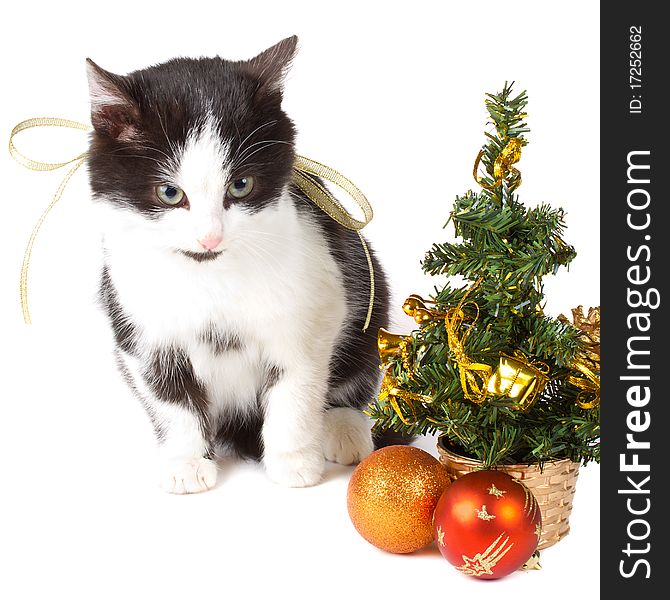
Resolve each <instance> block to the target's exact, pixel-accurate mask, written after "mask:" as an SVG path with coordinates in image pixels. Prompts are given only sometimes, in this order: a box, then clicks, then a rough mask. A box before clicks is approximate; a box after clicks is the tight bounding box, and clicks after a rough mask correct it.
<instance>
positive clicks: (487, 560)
mask: <svg viewBox="0 0 670 600" xmlns="http://www.w3.org/2000/svg"><path fill="white" fill-rule="evenodd" d="M433 528H434V531H435V539H436V541H437V547H438V548H439V549H440V552H441V553H442V555H443V556H444V558H446V559H447V560H448V561H449V562H450V563H451V564H452V565H454V566H455V567H456V568H457V569H458V570H459V571H461V572H462V573H465V574H466V575H472V576H474V577H479V578H481V579H498V578H500V577H504V576H505V575H509V574H510V573H512V572H513V571H516V570H517V569H519V568H520V567H521V566H522V565H523V564H524V563H525V562H526V561H527V560H528V559H529V558H530V557H531V555H532V554H533V552H534V551H535V549H536V548H537V544H538V542H539V540H540V534H541V532H542V517H541V515H540V507H539V505H538V503H537V500H536V499H535V496H533V493H532V492H531V491H530V490H529V489H528V488H527V487H526V486H525V485H524V484H523V483H521V482H520V481H518V480H517V479H514V477H512V476H510V475H507V474H506V473H503V472H502V471H493V470H483V471H474V472H472V473H468V474H467V475H463V476H462V477H459V478H458V479H457V480H456V481H454V482H453V483H452V484H451V485H450V486H449V487H448V488H447V489H446V491H445V492H444V494H442V497H441V498H440V500H439V502H438V503H437V506H436V508H435V517H434V521H433Z"/></svg>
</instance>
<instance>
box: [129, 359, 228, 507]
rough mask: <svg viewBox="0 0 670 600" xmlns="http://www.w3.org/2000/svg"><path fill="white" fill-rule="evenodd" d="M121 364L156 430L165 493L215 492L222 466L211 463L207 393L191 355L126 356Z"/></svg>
mask: <svg viewBox="0 0 670 600" xmlns="http://www.w3.org/2000/svg"><path fill="white" fill-rule="evenodd" d="M120 359H121V360H120V363H121V366H122V369H123V371H124V372H125V374H126V375H127V376H128V378H129V380H130V381H129V382H130V383H131V387H133V388H134V390H135V391H136V392H137V394H138V395H139V397H140V400H141V401H142V403H143V404H144V407H145V409H146V410H147V412H148V414H149V416H150V418H151V420H152V422H153V424H154V428H155V430H156V434H157V437H158V444H159V446H158V456H159V462H160V465H159V469H160V480H159V482H160V485H161V487H162V488H163V489H165V490H166V491H168V492H171V493H173V494H192V493H196V492H204V491H206V490H208V489H210V488H212V487H214V485H215V483H216V475H217V468H216V463H215V462H214V461H212V460H210V459H208V458H206V456H207V454H208V449H209V444H208V441H207V440H208V437H209V436H208V418H207V396H206V391H205V389H204V388H203V386H202V384H200V382H198V380H197V378H196V377H195V374H194V373H193V368H192V366H191V363H190V361H189V359H188V357H187V356H186V354H185V353H183V352H181V351H179V350H176V349H173V348H170V349H166V350H160V351H156V352H153V353H151V354H150V355H149V356H148V357H144V359H138V358H135V357H133V356H130V355H128V354H126V353H125V352H121V353H120Z"/></svg>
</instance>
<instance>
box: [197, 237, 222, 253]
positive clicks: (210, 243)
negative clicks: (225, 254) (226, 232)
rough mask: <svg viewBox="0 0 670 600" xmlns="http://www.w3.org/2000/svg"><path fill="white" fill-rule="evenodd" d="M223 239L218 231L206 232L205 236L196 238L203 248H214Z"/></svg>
mask: <svg viewBox="0 0 670 600" xmlns="http://www.w3.org/2000/svg"><path fill="white" fill-rule="evenodd" d="M222 241H223V235H221V234H220V233H208V234H207V235H206V236H205V237H203V238H200V239H199V240H198V244H200V245H201V246H202V247H203V249H205V250H214V248H216V247H217V246H218V245H219V244H220V243H221V242H222Z"/></svg>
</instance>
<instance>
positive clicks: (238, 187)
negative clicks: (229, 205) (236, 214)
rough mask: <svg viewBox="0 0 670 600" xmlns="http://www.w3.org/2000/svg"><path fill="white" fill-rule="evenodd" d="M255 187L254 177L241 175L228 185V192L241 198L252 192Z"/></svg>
mask: <svg viewBox="0 0 670 600" xmlns="http://www.w3.org/2000/svg"><path fill="white" fill-rule="evenodd" d="M253 189H254V178H253V177H240V178H239V179H236V180H235V181H233V182H232V183H231V184H230V185H229V186H228V194H229V195H230V196H232V197H233V198H236V199H238V200H239V199H240V198H244V197H245V196H248V195H249V194H251V190H253Z"/></svg>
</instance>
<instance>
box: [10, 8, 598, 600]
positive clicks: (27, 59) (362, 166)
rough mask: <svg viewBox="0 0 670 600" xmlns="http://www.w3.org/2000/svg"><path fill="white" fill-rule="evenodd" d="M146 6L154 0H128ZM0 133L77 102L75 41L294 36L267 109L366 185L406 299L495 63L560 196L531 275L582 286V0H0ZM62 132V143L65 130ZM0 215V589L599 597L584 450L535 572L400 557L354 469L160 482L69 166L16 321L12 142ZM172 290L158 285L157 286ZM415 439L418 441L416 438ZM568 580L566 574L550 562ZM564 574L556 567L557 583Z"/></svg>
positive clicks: (592, 201)
mask: <svg viewBox="0 0 670 600" xmlns="http://www.w3.org/2000/svg"><path fill="white" fill-rule="evenodd" d="M146 4H148V3H146ZM0 10H1V11H2V15H1V19H0V20H1V21H2V26H1V27H2V31H1V32H0V50H1V51H0V56H2V57H3V94H2V96H3V110H2V114H1V115H0V132H2V136H4V138H5V140H6V139H7V138H8V135H9V131H10V130H11V127H12V126H13V125H14V124H15V123H16V122H18V121H19V120H22V119H24V118H28V117H33V116H60V117H68V118H72V119H76V120H82V121H86V120H87V118H88V104H87V102H88V99H87V86H86V79H85V70H84V58H85V57H86V56H90V57H91V58H93V59H94V60H95V61H96V62H97V63H98V64H100V65H101V66H103V67H104V68H106V69H109V70H112V71H116V72H119V73H125V72H128V71H131V70H134V69H137V68H141V67H144V66H147V65H149V64H151V63H155V62H159V61H163V60H165V59H168V58H170V57H173V56H177V55H186V56H200V55H215V54H219V55H221V56H224V57H227V58H233V59H239V58H248V57H251V56H253V55H255V54H256V53H258V52H259V51H261V50H262V49H264V48H266V47H267V46H269V45H271V44H273V43H275V42H277V41H278V40H279V39H281V38H283V37H286V36H288V35H291V34H294V33H296V34H298V35H299V37H300V52H299V54H298V56H297V58H296V60H295V63H294V67H293V70H292V71H291V75H290V77H289V80H288V82H287V86H286V93H285V108H286V110H287V112H288V113H289V114H290V115H291V116H292V117H293V119H294V120H295V122H296V124H297V127H298V129H299V132H300V133H299V144H298V147H299V151H300V152H301V153H302V154H305V155H307V156H310V157H313V158H316V159H318V160H320V161H322V162H325V163H326V164H329V165H331V166H333V167H335V168H337V169H338V170H340V171H342V172H343V173H345V174H346V175H347V176H348V177H350V178H351V179H352V180H354V181H355V182H356V183H357V184H358V185H359V186H360V187H361V188H362V189H363V190H364V191H365V193H366V194H367V196H368V198H369V199H370V201H371V202H372V204H373V206H374V209H375V219H374V221H373V222H372V224H371V225H370V226H369V227H368V228H367V229H366V234H367V236H368V238H369V239H370V240H371V242H372V244H373V245H374V247H375V248H376V249H377V251H378V252H379V254H380V257H381V259H382V261H383V264H384V265H385V267H386V270H387V272H388V273H389V275H390V279H391V282H392V285H393V290H394V307H395V316H394V322H393V323H391V324H390V328H391V329H393V330H396V331H409V330H410V329H411V328H412V322H411V321H410V320H409V319H407V318H406V317H404V315H402V312H401V310H400V305H401V303H402V300H403V299H404V297H405V296H406V295H407V294H409V293H412V292H416V293H422V294H426V295H427V294H428V293H430V291H431V289H432V286H433V285H435V284H439V282H438V281H435V280H432V279H431V278H428V277H426V276H424V275H423V274H422V272H421V270H420V267H419V261H420V259H421V257H422V256H423V253H424V252H425V251H426V250H427V249H428V248H429V247H430V245H431V244H432V243H433V242H434V241H438V240H443V239H446V237H447V236H448V235H450V233H449V232H445V231H443V230H442V225H443V224H444V222H445V221H446V219H447V216H448V213H449V210H450V207H451V204H452V201H453V199H454V197H455V195H456V194H460V193H463V192H465V191H466V190H467V189H469V188H471V187H473V186H474V182H473V181H472V176H471V172H472V164H473V161H474V158H475V155H476V153H477V150H478V149H479V147H480V145H481V144H482V143H483V142H484V138H483V130H484V124H485V120H486V115H485V112H484V108H483V97H484V93H485V92H487V91H497V90H498V89H500V88H501V86H502V84H503V83H504V81H505V80H515V81H516V82H517V85H516V89H517V90H518V91H521V90H522V89H527V90H528V93H529V97H530V104H529V107H528V122H529V125H530V127H531V130H532V131H531V133H530V136H529V137H530V145H529V146H528V147H527V148H525V149H524V154H523V157H522V160H521V162H520V163H519V165H518V166H519V168H520V169H521V171H522V174H523V186H522V187H521V188H520V190H519V192H520V197H521V199H522V200H523V201H524V202H526V203H527V204H529V205H535V204H538V203H540V202H547V203H549V204H551V205H553V206H562V207H564V208H565V209H566V211H567V224H568V230H567V234H566V237H567V239H568V241H569V242H571V243H572V244H573V245H575V246H576V248H577V250H578V257H577V259H576V260H575V261H574V262H573V264H572V266H571V268H570V271H569V272H567V271H563V272H561V273H560V275H558V276H556V277H549V278H547V280H546V285H545V291H546V293H547V306H546V311H547V312H548V313H550V314H553V315H557V314H558V313H559V312H564V313H566V314H569V310H570V308H571V307H573V306H576V305H578V304H584V305H585V306H586V307H588V306H591V305H597V304H599V303H600V299H599V277H600V274H599V230H598V219H599V184H598V173H599V154H598V147H599V23H598V16H599V15H598V3H597V2H584V1H583V0H582V1H579V2H569V1H564V2H561V3H560V4H556V3H539V2H513V3H501V2H499V1H497V2H489V1H482V0H480V1H478V2H471V3H465V2H463V3H458V4H457V3H447V2H433V3H430V2H422V1H414V2H411V3H408V2H402V3H395V2H385V3H381V2H380V3H373V2H367V3H365V2H361V1H360V0H359V1H358V2H343V1H340V2H337V3H335V2H332V3H316V2H311V3H307V2H305V3H297V2H266V3H261V2H251V1H242V0H238V1H237V2H229V1H222V2H217V3H213V2H211V3H209V2H201V1H199V0H191V1H189V2H167V1H165V2H162V3H160V4H159V3H156V5H155V6H154V7H153V8H151V9H150V8H147V7H146V6H145V3H140V2H137V1H136V2H126V1H120V0H116V1H114V2H111V1H110V2H104V3H83V2H82V3H77V2H53V3H40V2H31V3H27V2H23V3H13V4H12V5H11V6H9V4H8V3H5V4H4V6H3V8H2V9H0ZM52 133H53V132H50V131H47V132H41V133H40V134H39V135H37V136H33V135H31V134H25V135H24V137H23V138H22V139H19V140H18V141H17V143H19V142H20V144H21V146H22V147H23V148H25V149H26V150H27V149H30V150H31V153H32V155H37V157H38V158H55V156H54V154H55V155H56V156H60V157H63V156H69V155H70V154H72V151H73V149H75V150H76V149H77V148H80V149H83V147H84V145H85V141H84V137H85V136H82V134H72V135H61V136H59V135H58V134H57V135H56V136H55V137H56V138H57V140H58V142H57V143H56V144H54V143H53V142H52V141H48V140H53V139H54V135H51V134H52ZM61 140H62V141H61ZM0 165H1V168H2V179H3V185H4V193H3V194H2V196H3V198H2V199H3V203H2V217H0V257H1V259H0V260H1V263H0V285H1V288H0V294H1V295H0V327H1V329H0V332H1V336H2V343H1V344H0V353H1V355H0V358H1V363H0V364H1V369H2V370H1V372H0V374H1V375H2V387H1V388H0V401H1V403H2V404H1V408H0V461H1V463H0V465H1V467H2V476H1V477H0V498H1V499H2V500H1V503H2V512H1V514H0V596H2V597H5V598H8V599H9V598H12V599H13V598H41V597H69V598H154V597H156V598H158V597H160V598H177V597H188V598H198V597H210V598H211V597H213V598H227V597H239V596H244V597H248V598H258V597H267V596H268V595H269V594H272V595H273V596H286V597H292V598H312V597H323V598H331V597H332V598H339V597H342V596H348V597H354V598H367V597H380V596H381V597H385V598H410V597H416V598H433V597H442V596H443V595H445V594H446V595H447V596H451V597H455V596H456V595H457V594H463V593H466V594H468V597H470V598H473V599H476V598H485V597H490V596H491V595H493V594H496V595H500V596H501V597H505V598H506V597H512V594H514V595H516V594H518V595H520V596H521V595H525V596H526V597H529V596H527V594H536V595H537V597H541V598H543V600H548V599H550V598H564V597H565V596H566V595H573V596H575V595H576V596H577V597H580V598H585V597H593V596H595V595H597V594H598V591H599V583H598V569H599V503H600V495H599V468H598V467H597V466H595V465H589V466H588V467H587V468H585V469H582V473H581V475H580V478H579V484H578V488H577V495H576V499H575V508H574V511H573V516H572V519H571V523H572V532H571V534H570V535H569V536H568V537H567V538H566V539H565V540H563V541H562V542H560V544H558V545H557V546H555V547H553V548H551V549H548V550H546V551H545V552H544V553H543V559H542V563H543V566H544V568H543V570H542V571H536V572H532V573H516V574H513V575H511V576H509V577H508V578H506V579H504V580H500V581H498V582H496V583H484V582H480V581H476V580H472V579H469V578H467V577H465V576H463V575H461V574H460V573H458V572H457V571H455V570H454V569H453V568H452V567H451V566H450V565H449V564H448V563H446V562H445V561H444V560H443V559H442V557H441V556H440V555H439V553H438V551H437V550H436V548H435V547H434V546H430V547H428V548H427V549H425V550H423V551H420V552H418V553H416V554H415V555H411V556H395V555H391V554H387V553H384V552H382V551H380V550H377V549H376V548H374V547H373V546H371V545H369V544H368V543H367V542H365V541H364V540H363V539H362V538H361V537H360V536H359V535H358V534H357V533H356V531H355V530H354V528H353V526H352V525H351V523H350V521H349V518H348V515H347V510H346V489H347V482H348V479H349V476H350V474H351V471H352V468H351V467H341V466H336V465H329V466H328V469H327V473H326V477H325V480H324V482H323V483H322V484H321V485H319V486H317V487H314V488H310V489H282V488H279V487H278V486H276V485H274V484H273V483H271V482H270V481H269V480H268V479H267V478H266V476H265V474H264V473H263V471H262V469H261V468H260V467H259V466H258V465H255V464H252V463H241V462H233V461H229V462H228V463H226V464H222V465H221V471H220V476H219V484H218V485H217V487H216V488H215V489H214V490H213V491H211V492H209V493H206V494H200V495H195V496H184V497H179V496H170V495H166V494H164V493H162V492H161V491H160V490H159V489H158V488H157V487H156V485H155V476H154V470H153V467H154V464H153V461H154V442H153V437H152V431H151V428H150V426H149V424H148V420H147V418H146V417H145V415H144V413H143V411H142V409H141V408H140V406H139V404H138V403H137V402H136V401H135V400H134V399H133V398H132V397H131V395H130V393H129V392H128V391H127V390H126V388H125V387H124V385H123V384H122V383H121V382H120V380H119V377H118V376H117V374H116V372H115V370H114V366H113V360H112V356H111V339H110V335H109V333H108V331H107V328H106V325H105V323H104V320H103V319H102V317H101V315H100V314H99V313H98V312H97V310H96V309H95V306H94V302H93V298H94V294H95V286H96V281H97V275H98V269H99V250H98V235H97V232H96V231H95V230H94V229H93V228H92V226H91V224H90V222H89V214H88V189H87V183H86V177H85V173H84V172H83V171H82V172H81V173H78V174H77V175H76V177H75V178H74V179H73V181H72V183H71V185H70V186H69V187H68V189H67V192H66V194H65V196H64V198H63V201H62V203H61V204H60V205H59V206H58V207H57V208H56V209H55V210H54V211H53V212H52V214H51V215H50V217H49V219H48V221H47V223H46V225H45V227H44V229H43V232H42V234H41V235H40V238H39V240H38V242H37V244H36V246H35V251H34V256H33V262H32V267H31V269H32V270H31V280H30V281H31V308H32V314H33V320H34V323H35V324H34V325H33V326H32V327H26V326H24V325H23V324H22V323H21V313H20V308H19V303H18V279H19V268H20V263H21V259H22V255H23V248H24V245H25V242H26V241H27V238H28V236H29V234H30V231H31V229H32V226H33V224H34V222H35V220H36V219H37V217H38V216H39V214H40V212H41V211H42V210H43V208H44V207H45V206H46V204H47V203H48V201H49V200H50V198H51V196H52V194H53V191H54V190H55V188H56V187H57V185H58V182H59V181H60V178H61V177H62V174H61V173H51V174H45V173H31V172H29V171H26V170H24V169H22V168H21V167H19V166H18V165H16V164H15V163H14V162H13V161H11V159H10V158H9V157H8V155H7V154H6V153H3V154H2V156H0ZM166 300H167V301H169V299H166ZM418 445H420V446H421V447H423V448H424V449H427V450H428V451H429V452H431V453H432V454H434V455H436V450H435V446H434V440H432V439H424V440H420V441H419V442H418ZM568 576H569V578H568ZM566 586H570V587H568V588H566Z"/></svg>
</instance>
